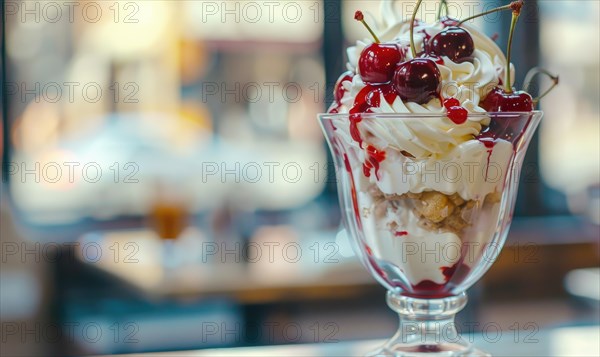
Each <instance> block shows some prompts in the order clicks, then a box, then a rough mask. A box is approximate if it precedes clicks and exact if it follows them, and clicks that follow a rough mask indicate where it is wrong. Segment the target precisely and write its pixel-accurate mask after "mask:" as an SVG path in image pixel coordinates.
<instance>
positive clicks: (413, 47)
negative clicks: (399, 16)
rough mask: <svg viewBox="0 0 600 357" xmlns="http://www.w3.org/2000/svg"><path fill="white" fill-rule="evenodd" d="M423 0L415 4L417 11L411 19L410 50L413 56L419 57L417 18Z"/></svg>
mask: <svg viewBox="0 0 600 357" xmlns="http://www.w3.org/2000/svg"><path fill="white" fill-rule="evenodd" d="M422 2H423V0H418V1H417V5H416V6H415V11H413V14H412V19H411V20H410V51H411V53H412V56H413V58H417V50H416V49H415V37H414V33H415V19H416V18H417V11H418V10H419V7H420V6H421V3H422Z"/></svg>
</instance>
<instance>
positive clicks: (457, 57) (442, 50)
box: [427, 26, 475, 63]
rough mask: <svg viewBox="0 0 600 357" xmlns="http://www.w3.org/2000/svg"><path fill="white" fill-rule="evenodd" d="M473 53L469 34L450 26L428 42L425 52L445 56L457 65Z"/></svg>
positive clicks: (473, 45)
mask: <svg viewBox="0 0 600 357" xmlns="http://www.w3.org/2000/svg"><path fill="white" fill-rule="evenodd" d="M474 51H475V43H474V42H473V37H471V34H469V32H468V31H467V30H465V29H462V28H460V27H456V26H450V27H447V28H446V29H444V30H443V31H442V32H440V33H438V34H437V35H435V36H434V37H433V38H432V39H431V40H430V41H429V45H428V51H427V52H429V53H433V54H435V55H437V56H440V57H441V56H446V57H448V58H450V59H451V60H452V61H453V62H457V63H458V62H464V61H466V60H468V59H470V58H471V55H473V52H474Z"/></svg>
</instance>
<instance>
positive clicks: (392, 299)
mask: <svg viewBox="0 0 600 357" xmlns="http://www.w3.org/2000/svg"><path fill="white" fill-rule="evenodd" d="M387 303H388V306H389V307H390V308H391V309H392V310H394V311H395V312H396V313H398V315H400V326H399V328H398V331H397V332H396V334H395V335H394V336H393V337H392V338H391V339H390V340H389V341H388V342H387V343H386V345H385V346H384V347H383V350H382V351H379V352H378V353H379V354H374V355H384V356H388V355H389V356H402V355H404V353H411V352H429V353H434V355H435V353H436V352H438V353H444V352H448V351H452V352H453V353H455V354H453V356H455V355H456V356H461V355H467V354H470V353H472V352H473V349H472V346H471V344H470V343H469V342H467V341H466V340H464V339H462V338H461V337H460V335H459V334H458V331H457V330H456V324H455V323H454V316H455V315H456V313H457V312H459V311H460V310H462V309H463V308H464V307H465V305H466V304H467V295H466V294H465V293H462V294H459V295H457V296H451V297H447V298H439V299H419V298H412V297H407V296H402V295H399V294H397V293H395V292H392V291H389V292H388V294H387ZM444 356H445V354H444Z"/></svg>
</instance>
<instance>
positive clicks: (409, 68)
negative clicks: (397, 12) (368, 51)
mask: <svg viewBox="0 0 600 357" xmlns="http://www.w3.org/2000/svg"><path fill="white" fill-rule="evenodd" d="M422 2H423V0H418V1H417V4H416V6H415V10H414V11H413V14H412V19H411V23H410V49H411V52H412V57H413V59H411V60H410V61H406V62H404V63H402V64H400V66H398V68H397V69H396V73H394V79H393V85H394V89H395V90H396V92H397V93H398V95H399V96H400V98H402V100H404V101H408V102H415V103H417V104H424V103H427V102H428V101H429V100H430V99H431V98H433V97H437V96H438V93H439V91H440V89H441V88H440V87H441V84H442V82H441V77H442V75H441V73H440V70H439V68H438V67H437V65H436V64H435V62H434V61H432V60H431V59H429V58H417V50H416V49H415V40H414V31H415V19H416V17H417V10H418V9H419V6H420V5H421V3H422Z"/></svg>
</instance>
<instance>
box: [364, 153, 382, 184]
mask: <svg viewBox="0 0 600 357" xmlns="http://www.w3.org/2000/svg"><path fill="white" fill-rule="evenodd" d="M383 160H385V151H381V150H377V148H376V147H374V146H372V145H369V146H367V158H366V160H365V163H364V164H363V173H364V174H365V177H371V169H375V177H376V178H377V179H378V180H379V179H380V177H379V164H380V163H381V162H383Z"/></svg>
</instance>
